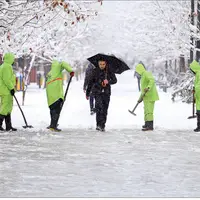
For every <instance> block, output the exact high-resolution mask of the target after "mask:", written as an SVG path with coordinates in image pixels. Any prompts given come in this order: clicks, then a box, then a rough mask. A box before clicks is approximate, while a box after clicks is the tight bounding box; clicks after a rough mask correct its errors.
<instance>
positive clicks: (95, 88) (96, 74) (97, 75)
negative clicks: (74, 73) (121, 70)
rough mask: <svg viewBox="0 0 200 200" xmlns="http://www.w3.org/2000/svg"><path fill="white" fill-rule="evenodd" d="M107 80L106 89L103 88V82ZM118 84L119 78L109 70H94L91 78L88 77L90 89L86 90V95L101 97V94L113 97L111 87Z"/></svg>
mask: <svg viewBox="0 0 200 200" xmlns="http://www.w3.org/2000/svg"><path fill="white" fill-rule="evenodd" d="M105 79H107V80H108V84H107V86H106V87H103V86H102V82H103V81H104V80H105ZM115 83H117V78H116V76H115V74H114V73H112V72H111V71H110V70H109V67H108V68H107V69H104V70H101V69H100V68H99V67H97V68H94V69H93V70H92V73H91V75H90V77H88V87H87V90H86V95H87V96H89V95H90V93H92V95H94V96H95V95H100V94H101V93H104V94H107V95H111V86H110V85H112V84H115Z"/></svg>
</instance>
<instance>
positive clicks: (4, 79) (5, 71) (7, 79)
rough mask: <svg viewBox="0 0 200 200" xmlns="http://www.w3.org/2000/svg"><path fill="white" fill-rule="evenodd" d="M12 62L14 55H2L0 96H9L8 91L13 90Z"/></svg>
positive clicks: (14, 77)
mask: <svg viewBox="0 0 200 200" xmlns="http://www.w3.org/2000/svg"><path fill="white" fill-rule="evenodd" d="M14 60H15V56H14V54H12V53H6V54H5V55H4V58H3V64H2V65H1V66H0V96H5V95H9V94H10V90H12V89H14V88H15V85H16V76H15V74H14V72H13V68H12V64H13V63H14Z"/></svg>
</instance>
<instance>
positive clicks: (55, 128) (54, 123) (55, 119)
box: [49, 114, 61, 132]
mask: <svg viewBox="0 0 200 200" xmlns="http://www.w3.org/2000/svg"><path fill="white" fill-rule="evenodd" d="M58 119H59V115H58V114H54V115H52V116H51V124H50V128H49V129H50V130H51V131H56V132H60V131H61V129H59V128H58V125H57V123H58Z"/></svg>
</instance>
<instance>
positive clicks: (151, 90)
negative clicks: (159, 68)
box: [135, 63, 159, 131]
mask: <svg viewBox="0 0 200 200" xmlns="http://www.w3.org/2000/svg"><path fill="white" fill-rule="evenodd" d="M135 71H136V72H137V73H138V74H139V75H140V76H141V96H140V98H139V100H138V103H141V102H142V101H143V102H144V121H145V125H144V126H143V127H142V130H143V131H149V130H153V129H154V128H153V120H154V116H153V112H154V105H155V101H157V100H159V96H158V92H157V89H156V85H155V80H154V77H153V75H152V73H151V72H148V71H146V69H145V67H144V65H143V64H142V63H139V64H138V65H136V68H135Z"/></svg>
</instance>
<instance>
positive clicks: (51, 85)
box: [46, 60, 74, 131]
mask: <svg viewBox="0 0 200 200" xmlns="http://www.w3.org/2000/svg"><path fill="white" fill-rule="evenodd" d="M64 69H65V70H67V71H68V72H69V73H70V76H72V77H73V76H74V72H73V70H72V68H71V66H70V65H69V64H68V63H66V62H64V61H62V62H59V61H57V60H53V62H52V64H51V70H50V72H49V73H48V74H47V81H46V94H47V101H48V106H49V109H50V116H51V122H50V126H49V128H50V130H52V131H61V129H58V127H57V126H58V125H57V123H58V119H59V115H60V108H61V105H62V103H63V100H64V92H63V74H62V71H63V70H64Z"/></svg>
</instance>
